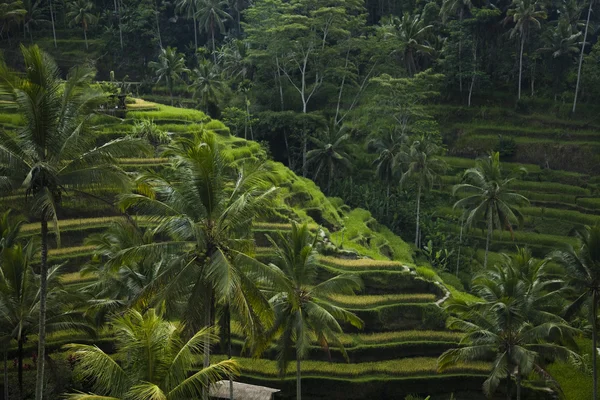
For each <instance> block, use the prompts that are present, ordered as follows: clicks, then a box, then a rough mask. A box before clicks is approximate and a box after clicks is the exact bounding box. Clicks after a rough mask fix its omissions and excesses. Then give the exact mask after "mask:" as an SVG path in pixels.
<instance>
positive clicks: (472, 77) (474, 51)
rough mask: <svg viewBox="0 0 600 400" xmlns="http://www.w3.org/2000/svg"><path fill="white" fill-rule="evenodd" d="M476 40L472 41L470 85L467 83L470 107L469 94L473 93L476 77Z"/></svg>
mask: <svg viewBox="0 0 600 400" xmlns="http://www.w3.org/2000/svg"><path fill="white" fill-rule="evenodd" d="M476 74H477V41H475V40H474V41H473V75H471V85H469V100H468V106H469V107H471V96H472V95H473V87H474V86H475V78H476V77H477V75H476Z"/></svg>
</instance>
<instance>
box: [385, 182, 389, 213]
mask: <svg viewBox="0 0 600 400" xmlns="http://www.w3.org/2000/svg"><path fill="white" fill-rule="evenodd" d="M385 216H386V217H389V216H390V184H389V182H388V184H387V190H386V197H385Z"/></svg>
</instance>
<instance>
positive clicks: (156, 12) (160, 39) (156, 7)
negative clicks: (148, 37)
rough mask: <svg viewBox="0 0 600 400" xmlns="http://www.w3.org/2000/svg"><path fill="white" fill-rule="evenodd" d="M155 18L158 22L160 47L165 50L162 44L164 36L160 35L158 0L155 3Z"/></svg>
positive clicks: (157, 29)
mask: <svg viewBox="0 0 600 400" xmlns="http://www.w3.org/2000/svg"><path fill="white" fill-rule="evenodd" d="M154 10H155V11H154V17H155V20H156V35H157V36H158V45H159V46H160V48H161V49H162V48H163V43H162V35H161V34H160V19H159V18H158V15H159V14H160V13H159V12H158V0H157V1H156V2H155V3H154Z"/></svg>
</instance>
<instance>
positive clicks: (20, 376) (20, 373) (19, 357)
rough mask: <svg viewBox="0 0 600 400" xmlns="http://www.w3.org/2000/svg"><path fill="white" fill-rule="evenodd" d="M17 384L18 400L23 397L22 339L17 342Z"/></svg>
mask: <svg viewBox="0 0 600 400" xmlns="http://www.w3.org/2000/svg"><path fill="white" fill-rule="evenodd" d="M17 383H18V385H19V400H20V399H23V398H25V396H24V395H23V338H19V339H18V340H17Z"/></svg>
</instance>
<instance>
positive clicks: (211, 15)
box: [198, 0, 231, 64]
mask: <svg viewBox="0 0 600 400" xmlns="http://www.w3.org/2000/svg"><path fill="white" fill-rule="evenodd" d="M226 6H227V0H200V7H199V8H198V16H199V17H200V18H199V20H198V23H199V24H200V25H202V26H203V27H204V31H205V32H206V33H208V32H210V35H211V38H212V54H213V62H214V63H215V64H216V63H217V52H216V51H215V28H219V32H221V33H223V32H225V25H224V24H223V21H224V20H225V19H231V15H229V14H228V13H227V11H225V7H226Z"/></svg>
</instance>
